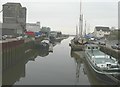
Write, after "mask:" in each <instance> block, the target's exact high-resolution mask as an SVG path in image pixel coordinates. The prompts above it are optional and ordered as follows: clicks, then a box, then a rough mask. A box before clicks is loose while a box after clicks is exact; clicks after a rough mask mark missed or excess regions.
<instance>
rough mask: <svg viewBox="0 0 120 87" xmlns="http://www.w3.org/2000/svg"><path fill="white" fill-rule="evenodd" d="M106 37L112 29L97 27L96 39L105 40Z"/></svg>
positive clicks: (95, 30) (95, 31)
mask: <svg viewBox="0 0 120 87" xmlns="http://www.w3.org/2000/svg"><path fill="white" fill-rule="evenodd" d="M105 35H110V28H109V27H95V29H94V37H96V38H103V37H104V36H105Z"/></svg>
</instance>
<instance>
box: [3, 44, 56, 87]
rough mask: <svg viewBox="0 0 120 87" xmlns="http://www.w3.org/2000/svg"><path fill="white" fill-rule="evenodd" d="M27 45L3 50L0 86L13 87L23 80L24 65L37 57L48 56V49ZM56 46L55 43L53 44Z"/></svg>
mask: <svg viewBox="0 0 120 87" xmlns="http://www.w3.org/2000/svg"><path fill="white" fill-rule="evenodd" d="M28 45H29V44H22V45H20V46H18V47H14V48H11V49H3V53H2V55H3V56H2V85H3V86H4V85H13V84H14V83H16V81H19V80H20V79H21V78H25V72H26V64H27V63H28V62H29V61H35V59H36V58H37V56H41V57H45V56H47V55H49V49H48V48H44V49H42V48H36V46H37V45H35V46H34V48H31V47H30V46H28ZM53 45H54V46H55V45H56V42H54V44H53ZM26 47H28V48H26ZM29 47H30V48H29Z"/></svg>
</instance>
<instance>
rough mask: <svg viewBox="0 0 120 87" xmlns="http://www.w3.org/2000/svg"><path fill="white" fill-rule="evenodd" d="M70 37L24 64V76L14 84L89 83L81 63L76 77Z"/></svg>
mask: <svg viewBox="0 0 120 87" xmlns="http://www.w3.org/2000/svg"><path fill="white" fill-rule="evenodd" d="M71 39H72V38H69V39H65V40H63V41H62V42H61V43H59V44H57V45H56V46H55V47H54V48H53V53H49V54H48V55H47V56H44V57H41V56H37V57H36V58H35V61H29V62H28V63H27V64H26V65H25V77H24V78H21V79H20V80H19V81H17V82H16V83H15V84H14V85H75V84H80V85H87V84H88V85H89V84H90V83H89V80H88V78H87V75H85V74H84V72H83V65H81V67H82V68H81V69H80V71H79V74H80V76H79V78H76V61H75V59H74V58H72V57H71V48H70V47H69V42H70V40H71ZM78 79H79V81H78Z"/></svg>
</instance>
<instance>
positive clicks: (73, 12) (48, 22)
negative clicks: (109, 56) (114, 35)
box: [0, 0, 119, 34]
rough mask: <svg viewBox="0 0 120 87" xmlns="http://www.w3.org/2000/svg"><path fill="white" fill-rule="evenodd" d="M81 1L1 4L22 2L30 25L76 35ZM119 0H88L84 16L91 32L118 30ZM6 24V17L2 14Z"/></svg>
mask: <svg viewBox="0 0 120 87" xmlns="http://www.w3.org/2000/svg"><path fill="white" fill-rule="evenodd" d="M79 1H80V0H0V10H2V4H4V3H7V2H19V3H21V5H22V6H23V7H26V8H27V22H29V23H34V22H37V21H40V22H41V26H48V27H51V29H52V30H56V31H62V32H63V33H69V34H75V30H76V29H75V27H76V25H78V23H79V22H78V20H79V13H80V11H79V10H80V8H79V7H80V3H79ZM118 1H119V0H84V2H83V3H82V13H83V15H84V20H86V21H87V29H88V30H87V32H90V31H93V30H94V27H95V26H108V27H112V26H113V27H116V28H117V27H118ZM0 21H2V13H0Z"/></svg>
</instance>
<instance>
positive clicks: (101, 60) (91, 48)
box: [85, 44, 120, 74]
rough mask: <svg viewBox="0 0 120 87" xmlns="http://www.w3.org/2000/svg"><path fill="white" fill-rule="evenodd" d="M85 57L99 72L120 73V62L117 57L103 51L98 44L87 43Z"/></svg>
mask: <svg viewBox="0 0 120 87" xmlns="http://www.w3.org/2000/svg"><path fill="white" fill-rule="evenodd" d="M85 57H86V59H87V61H88V62H89V64H90V65H91V67H93V69H94V70H95V71H96V72H98V73H103V74H117V73H119V74H120V64H119V63H118V61H117V59H115V58H113V57H112V56H109V55H107V54H105V53H103V52H101V51H100V48H99V46H98V45H93V44H89V45H86V48H85Z"/></svg>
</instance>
